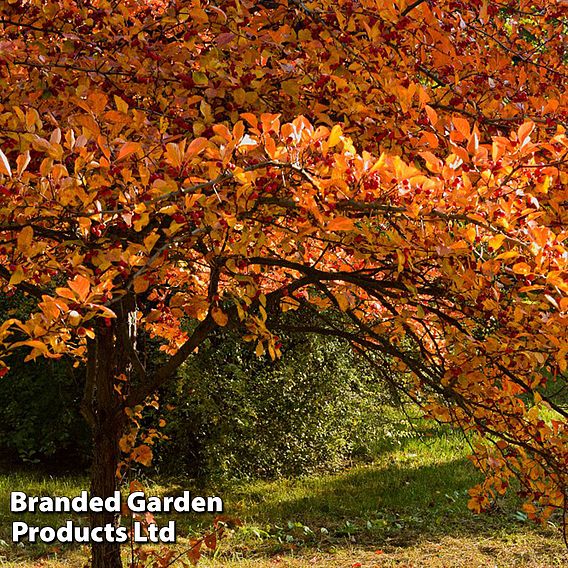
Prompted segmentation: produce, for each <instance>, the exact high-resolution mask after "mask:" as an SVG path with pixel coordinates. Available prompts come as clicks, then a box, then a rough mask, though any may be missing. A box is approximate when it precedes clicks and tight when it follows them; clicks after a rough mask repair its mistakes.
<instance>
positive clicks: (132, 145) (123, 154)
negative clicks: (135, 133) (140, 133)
mask: <svg viewBox="0 0 568 568" xmlns="http://www.w3.org/2000/svg"><path fill="white" fill-rule="evenodd" d="M141 149H142V146H141V145H140V142H126V144H124V145H123V146H122V148H121V149H120V152H119V153H118V157H117V158H116V160H117V161H120V160H124V158H127V157H128V156H130V154H134V153H135V152H139V151H140V150H141Z"/></svg>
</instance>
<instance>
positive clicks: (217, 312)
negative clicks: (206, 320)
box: [211, 308, 229, 327]
mask: <svg viewBox="0 0 568 568" xmlns="http://www.w3.org/2000/svg"><path fill="white" fill-rule="evenodd" d="M211 316H212V318H213V319H214V320H215V323H216V324H217V325H220V326H221V327H225V326H226V325H227V324H228V323H229V316H227V314H226V313H225V312H223V310H221V309H220V308H213V310H212V311H211Z"/></svg>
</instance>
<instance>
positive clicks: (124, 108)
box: [114, 95, 128, 113]
mask: <svg viewBox="0 0 568 568" xmlns="http://www.w3.org/2000/svg"><path fill="white" fill-rule="evenodd" d="M114 104H115V105H116V108H117V110H118V111H120V112H124V113H127V112H128V104H127V103H126V101H124V100H122V99H121V98H120V97H119V96H118V95H114Z"/></svg>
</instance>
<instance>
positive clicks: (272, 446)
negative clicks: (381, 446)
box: [158, 333, 388, 478]
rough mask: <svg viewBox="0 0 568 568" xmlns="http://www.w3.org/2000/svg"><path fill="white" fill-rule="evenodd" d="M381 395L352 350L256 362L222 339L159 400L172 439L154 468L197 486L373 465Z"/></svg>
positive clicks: (288, 353)
mask: <svg viewBox="0 0 568 568" xmlns="http://www.w3.org/2000/svg"><path fill="white" fill-rule="evenodd" d="M387 398H388V397H387V396H386V395H385V392H384V386H383V385H382V384H381V383H380V382H379V381H377V379H376V377H375V376H374V375H373V374H372V373H371V372H369V370H368V368H367V367H366V366H365V365H363V364H362V363H361V361H359V360H358V358H357V357H356V356H355V355H354V353H353V352H352V351H351V349H350V347H349V345H347V344H346V343H345V342H343V341H340V340H338V339H331V338H322V337H317V336H303V337H301V338H300V337H291V338H288V339H287V340H285V341H284V347H283V355H282V358H281V359H280V360H278V361H276V362H271V361H269V360H267V359H266V358H261V359H259V358H257V357H256V355H255V354H254V353H253V352H252V349H251V346H250V345H249V344H247V343H244V342H242V341H241V340H239V339H238V338H237V337H235V336H233V335H231V334H229V333H224V334H223V335H219V336H218V337H216V338H215V339H214V340H213V342H211V343H210V344H209V345H208V347H206V348H205V349H202V350H201V351H200V353H199V355H198V356H197V357H195V358H193V359H192V360H191V361H189V362H188V363H187V364H186V365H185V366H184V367H183V369H182V371H181V373H180V377H179V380H178V381H177V383H176V384H175V386H174V387H173V388H171V389H170V390H169V391H168V392H167V393H166V394H165V396H164V398H163V399H162V401H163V405H164V403H169V404H172V405H174V406H175V409H174V410H173V411H172V412H171V413H170V414H169V416H166V418H167V420H168V425H167V427H166V434H167V435H168V436H169V437H170V440H169V442H168V443H166V444H165V445H164V446H163V447H162V448H161V451H159V452H158V454H159V455H160V459H161V461H160V467H161V468H162V469H165V470H168V471H170V472H174V471H176V472H179V471H180V470H183V471H185V472H188V473H189V474H191V475H193V476H194V477H197V478H200V477H201V478H203V477H221V478H227V477H275V476H278V475H297V474H302V473H306V472H308V471H311V470H313V469H316V468H321V467H326V468H335V467H338V466H339V465H341V464H343V463H344V462H345V461H346V460H348V459H350V458H353V457H355V456H356V457H358V458H365V457H369V456H370V452H371V451H372V448H373V447H374V444H375V441H376V439H375V438H376V435H377V434H378V432H379V431H380V429H381V419H380V416H379V414H378V412H377V408H378V407H379V406H380V404H382V403H383V402H384V401H385V399H387Z"/></svg>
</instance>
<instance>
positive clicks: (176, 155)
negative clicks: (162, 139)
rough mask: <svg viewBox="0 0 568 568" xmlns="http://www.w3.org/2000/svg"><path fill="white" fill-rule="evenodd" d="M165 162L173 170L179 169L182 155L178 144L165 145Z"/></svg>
mask: <svg viewBox="0 0 568 568" xmlns="http://www.w3.org/2000/svg"><path fill="white" fill-rule="evenodd" d="M166 156H167V157H166V162H167V163H168V164H170V166H173V167H174V168H179V166H181V164H182V162H183V155H182V153H181V150H180V146H179V144H173V143H170V144H167V145H166Z"/></svg>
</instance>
